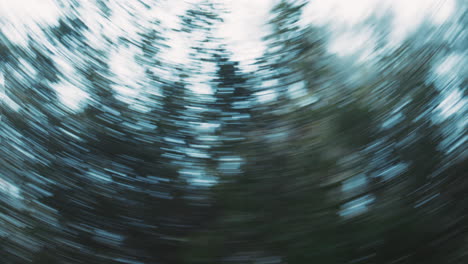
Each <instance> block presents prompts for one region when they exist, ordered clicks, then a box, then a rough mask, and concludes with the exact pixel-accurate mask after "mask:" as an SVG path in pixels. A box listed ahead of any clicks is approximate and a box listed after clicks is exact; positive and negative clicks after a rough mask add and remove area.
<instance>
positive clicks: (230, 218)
mask: <svg viewBox="0 0 468 264" xmlns="http://www.w3.org/2000/svg"><path fill="white" fill-rule="evenodd" d="M104 2H106V1H100V6H101V8H102V9H103V11H102V12H103V14H106V15H107V16H109V15H110V13H109V12H110V9H108V8H107V7H106V4H105V3H104ZM305 5H306V2H303V1H297V2H296V1H286V0H282V1H278V4H277V5H276V6H274V8H273V9H272V11H271V14H272V18H271V20H270V21H269V25H270V26H271V28H272V32H271V34H269V35H268V36H267V37H266V38H265V39H264V41H265V42H266V43H268V44H267V49H266V51H265V54H263V56H261V58H258V60H257V62H256V64H255V66H256V67H257V68H258V71H255V72H248V71H246V70H243V69H242V67H240V64H239V62H238V61H235V60H233V59H232V54H231V53H230V51H229V49H228V48H227V47H226V45H224V44H223V43H222V40H220V39H216V38H215V37H214V36H213V31H214V30H215V29H216V26H217V25H218V24H219V23H222V21H223V19H222V14H221V13H222V12H224V11H222V10H220V9H217V5H215V4H213V3H210V1H201V2H200V3H198V4H196V5H193V6H192V7H191V8H190V9H189V10H188V11H187V12H186V13H185V14H184V15H182V16H180V17H179V18H180V21H181V23H182V29H181V30H179V31H177V33H178V34H189V35H190V34H193V36H195V35H197V34H198V35H201V36H202V37H201V39H197V40H194V41H193V43H192V44H193V47H190V48H191V53H190V59H191V60H190V63H189V64H187V65H175V64H171V63H169V62H167V61H163V60H162V59H161V56H160V53H161V52H163V50H164V48H165V47H167V46H168V45H169V44H170V43H169V42H168V39H167V38H166V37H165V35H164V33H163V30H161V31H159V29H158V28H159V27H158V26H156V27H153V28H151V29H143V30H142V32H140V33H139V35H140V36H141V43H139V44H138V45H136V46H137V48H138V49H139V50H141V52H140V53H138V54H137V55H135V57H134V59H135V61H137V62H138V64H139V65H140V66H141V67H143V69H144V76H143V77H142V79H144V80H141V83H143V86H144V94H145V98H144V100H143V99H140V101H137V102H135V103H134V104H133V105H132V104H131V103H128V102H126V101H125V100H121V99H119V96H118V95H117V94H116V92H115V89H114V88H113V87H114V85H115V82H114V81H113V79H112V76H113V73H112V70H111V68H110V59H109V56H110V55H109V51H108V50H97V49H94V48H92V47H91V46H90V45H88V44H86V40H85V39H84V38H85V37H84V34H83V32H84V31H86V30H87V26H86V25H85V24H84V23H83V22H82V21H80V20H79V19H77V18H69V19H68V21H67V19H66V18H63V19H61V20H60V21H59V23H58V25H56V26H54V27H52V28H50V29H47V30H46V29H44V31H45V32H50V35H49V37H50V38H51V39H52V40H51V41H55V43H56V44H57V45H62V46H63V47H65V49H67V50H69V51H71V52H73V53H77V54H80V56H81V57H82V60H83V62H82V63H81V64H79V63H76V65H75V67H76V71H77V73H78V74H79V75H80V76H82V77H83V78H82V79H83V80H82V82H83V84H84V85H85V86H86V89H87V90H86V92H87V93H88V94H89V100H88V101H87V103H86V104H85V105H83V107H82V109H81V110H80V111H70V109H68V108H67V107H66V106H64V105H63V104H62V103H60V101H59V98H58V96H57V94H56V91H55V89H53V88H52V86H53V85H54V84H56V83H58V82H59V81H60V80H61V79H62V78H67V76H64V73H63V72H62V69H61V68H60V66H58V65H57V64H56V63H55V62H54V60H53V59H52V57H51V56H52V52H49V51H48V50H47V48H44V47H43V46H42V45H43V44H41V43H40V42H39V41H36V40H34V39H32V38H31V39H30V40H29V43H28V46H27V47H20V46H15V45H14V44H13V43H11V42H10V41H9V40H8V39H7V38H6V37H5V36H4V35H3V34H1V33H0V62H1V63H2V66H1V67H2V68H1V70H2V74H3V75H2V76H3V78H4V89H5V91H4V92H5V94H6V95H7V96H8V98H10V99H11V100H12V101H14V102H15V103H16V104H17V105H19V110H15V109H13V108H12V107H11V106H9V105H8V104H7V103H6V101H4V100H2V101H1V102H0V108H1V114H2V123H1V125H0V134H1V136H2V137H1V141H2V145H1V146H0V148H1V151H2V153H4V155H2V157H0V169H1V171H0V173H1V176H2V177H3V178H4V179H1V178H0V195H1V197H0V198H1V199H0V202H1V204H0V210H1V211H0V257H1V259H2V260H1V261H2V263H5V264H13V263H37V264H39V263H41V264H46V263H47V264H53V263H100V264H102V263H271V264H273V263H288V264H293V263H297V264H304V263H323V264H326V263H330V264H332V263H337V264H338V263H340V264H342V263H369V264H371V263H408V264H409V263H411V264H415V263H424V264H429V263H434V264H439V263H465V262H467V261H468V259H467V258H468V256H467V252H468V248H467V245H468V244H467V242H468V240H467V239H468V237H467V236H466V232H467V226H468V222H467V218H466V217H467V215H468V201H467V198H466V193H467V192H468V180H467V179H466V177H465V175H466V172H467V171H468V168H467V163H466V154H467V152H466V143H465V141H464V140H466V132H465V130H466V120H465V116H466V107H465V106H463V107H462V109H461V113H456V114H454V115H452V116H449V117H445V118H443V117H441V114H440V111H441V110H440V105H441V103H442V101H443V100H444V96H445V95H446V94H447V90H446V89H445V90H444V89H441V88H440V87H438V84H437V83H436V82H437V81H438V80H437V79H436V78H434V77H433V75H434V74H433V68H434V67H435V66H436V65H437V64H438V63H440V59H441V58H442V57H443V56H446V55H447V53H448V52H450V47H454V49H455V47H457V48H458V47H459V45H461V44H453V43H452V44H450V43H447V41H445V40H443V39H441V38H438V37H437V35H436V34H435V35H431V34H426V33H427V32H434V31H436V29H434V28H431V26H430V25H426V24H422V25H421V28H420V29H419V30H417V31H415V33H414V34H413V35H412V36H411V37H409V38H408V39H407V40H406V41H405V42H404V43H403V44H402V45H400V46H399V47H397V48H394V49H393V50H390V51H389V52H387V54H384V55H382V56H378V59H376V60H375V61H373V62H372V67H368V66H367V65H359V64H353V63H351V64H348V62H347V61H346V60H344V59H341V58H338V57H336V56H335V55H333V54H330V53H328V51H327V35H326V33H325V32H326V30H325V29H324V28H318V27H314V26H312V25H307V26H304V25H300V24H299V21H300V17H301V15H302V10H303V8H304V6H305ZM154 25H159V22H157V21H155V22H154ZM459 34H465V35H466V33H465V31H463V32H459ZM190 36H192V35H190ZM120 41H121V43H119V44H117V43H110V44H109V45H134V44H132V43H131V42H130V41H128V40H126V39H120ZM459 41H460V40H459ZM460 42H461V41H460ZM59 43H60V44H59ZM207 43H211V44H214V45H208V44H207ZM456 43H458V42H456ZM465 44H466V43H465ZM212 46H214V48H213V47H212ZM202 61H203V62H205V63H211V64H212V66H213V68H214V71H213V72H212V75H211V76H209V77H210V78H209V79H210V80H209V81H208V83H209V85H210V87H211V89H212V91H213V93H212V94H210V95H197V94H196V93H195V92H194V91H193V90H191V89H189V88H190V86H191V85H192V84H193V83H191V82H193V80H192V79H191V78H192V77H193V76H196V75H200V74H206V73H204V72H203V67H202V66H200V62H202ZM25 63H28V64H29V65H30V67H32V68H33V69H32V70H31V69H27V68H26V67H25V66H24V65H25ZM344 68H347V69H345V70H344ZM369 68H372V71H370V70H369ZM164 69H166V70H167V71H169V72H170V73H171V74H170V75H171V76H168V75H166V74H162V73H161V70H164ZM28 71H29V72H28ZM31 72H35V75H34V76H32V75H31ZM355 76H358V77H357V79H358V81H356V82H351V81H349V80H351V79H352V78H356V77H355ZM23 77H24V78H23ZM266 81H268V83H270V84H271V83H273V84H272V85H265V82H266ZM463 84H466V81H464V82H462V84H461V85H460V87H459V89H462V96H463V98H464V99H465V97H466V87H465V86H466V85H465V86H463ZM447 89H448V88H447ZM298 91H299V92H298ZM265 93H271V94H275V95H276V96H275V98H274V99H272V100H263V101H262V100H259V96H258V95H259V94H265ZM465 100H466V99H465ZM137 106H138V107H137ZM141 109H145V110H141ZM194 126H195V128H194ZM198 126H200V127H203V126H206V127H209V128H208V129H207V128H206V127H205V128H203V129H200V128H197V127H198ZM460 127H461V129H460ZM460 131H461V132H460ZM447 142H448V143H447ZM200 175H201V176H200ZM207 182H208V183H207ZM15 186H17V187H15ZM15 188H18V190H19V191H17V192H16V191H15Z"/></svg>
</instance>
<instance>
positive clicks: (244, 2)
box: [0, 0, 468, 206]
mask: <svg viewBox="0 0 468 264" xmlns="http://www.w3.org/2000/svg"><path fill="white" fill-rule="evenodd" d="M197 1H198V0H190V1H188V0H161V1H159V3H158V4H157V6H156V7H155V8H152V9H151V10H148V9H147V8H145V7H144V6H143V5H141V4H140V3H139V1H136V0H128V1H109V2H108V3H109V6H108V7H109V8H110V10H111V11H112V15H111V16H110V17H108V18H106V17H103V16H102V15H101V14H100V11H99V9H98V7H97V5H96V3H95V1H94V0H83V1H80V4H81V6H80V7H75V12H76V14H75V15H78V16H79V17H80V19H82V20H83V22H84V23H85V24H86V25H87V26H88V28H89V30H88V31H87V32H86V33H85V37H86V38H87V41H88V43H90V44H91V46H93V47H94V48H96V49H101V50H104V51H105V52H107V53H108V54H109V57H110V62H111V63H110V66H111V70H112V72H113V73H114V74H115V76H114V77H112V78H113V81H114V83H115V85H114V86H113V88H114V89H115V90H116V91H117V92H118V94H119V95H120V99H122V100H124V101H126V102H127V103H129V104H132V103H134V102H136V100H137V99H138V98H141V96H143V95H144V94H145V90H144V87H145V83H142V82H141V80H142V79H144V78H143V76H144V70H143V68H142V67H140V65H139V64H138V63H137V62H136V61H135V60H134V57H135V55H138V54H139V53H141V50H140V49H138V48H136V47H135V46H131V45H130V46H123V45H120V46H117V45H112V46H111V48H109V45H108V42H107V41H106V38H107V39H110V40H112V41H115V42H116V41H117V39H118V37H119V36H126V37H127V38H128V39H130V40H132V41H135V42H140V41H141V37H140V35H139V34H138V33H141V28H148V27H157V29H158V30H162V31H164V34H165V35H166V36H167V37H168V38H169V41H168V43H167V44H168V46H169V48H167V49H165V50H164V52H162V53H161V54H162V55H161V56H160V57H161V60H162V61H164V62H168V63H173V64H187V63H188V61H189V58H188V49H187V48H188V47H189V46H190V45H191V43H192V41H193V39H194V38H196V37H194V36H187V35H184V34H180V33H178V32H175V31H173V30H172V29H177V28H180V25H179V18H178V16H180V15H182V14H183V13H184V12H185V11H186V10H187V9H188V8H189V7H190V4H191V3H195V2H197ZM216 1H217V2H220V3H222V4H223V5H224V6H225V8H226V10H228V11H229V12H228V13H226V14H224V15H223V18H224V22H223V23H222V24H221V25H220V26H219V27H218V29H217V30H216V31H215V32H214V35H215V36H216V37H219V38H222V39H224V40H225V41H226V43H227V46H228V48H229V50H230V51H231V52H232V59H233V60H237V61H239V62H240V66H241V68H242V69H243V70H245V71H255V69H256V68H255V66H254V65H253V62H254V61H255V59H257V58H259V57H261V56H262V54H263V53H264V51H265V48H266V47H265V43H264V42H263V41H262V37H263V36H265V35H267V34H268V33H269V28H268V26H267V25H266V22H267V21H268V19H269V17H270V14H269V10H270V9H271V8H272V6H273V5H274V3H275V2H277V0H224V1H223V0H216ZM58 3H62V4H64V5H65V7H66V6H67V5H68V6H69V7H68V8H59V5H58ZM70 5H71V4H70V1H65V0H60V1H59V0H14V1H13V0H0V27H1V28H2V31H3V33H4V34H5V36H6V38H8V39H9V40H10V41H12V42H13V43H15V44H17V45H22V46H26V45H27V38H28V34H29V35H31V36H33V37H34V38H35V39H36V40H38V41H39V42H42V43H44V47H46V48H47V49H49V51H50V53H51V57H52V58H53V60H54V62H55V63H57V65H59V66H60V69H61V70H62V71H63V72H64V73H65V76H68V77H67V78H66V79H65V78H62V79H61V81H60V82H59V83H58V84H55V87H54V88H55V89H56V90H57V92H58V95H59V97H60V98H61V100H62V102H63V103H64V104H65V105H66V106H67V107H69V108H70V109H71V110H79V109H80V107H81V105H82V103H83V102H84V101H86V99H87V98H88V94H87V93H86V92H85V90H86V87H85V82H84V81H83V80H82V79H81V77H80V76H79V74H77V67H79V65H80V64H81V63H84V59H83V58H81V57H80V56H79V54H74V53H73V52H72V51H70V50H68V49H67V48H66V47H63V46H60V45H51V44H50V43H49V41H48V40H47V39H46V36H45V34H44V32H41V30H40V28H44V27H47V26H53V25H57V24H58V19H59V18H60V17H63V16H69V15H74V14H72V13H70V10H72V9H71V8H70ZM455 8H456V4H455V0H379V1H376V0H312V1H310V2H309V4H308V5H307V6H306V8H305V10H304V14H303V17H302V20H301V24H302V25H307V24H309V23H312V24H315V25H318V26H325V25H326V26H328V27H330V28H331V29H332V34H331V39H330V43H329V46H328V50H329V51H330V52H331V53H334V54H336V55H338V56H349V55H353V54H359V62H361V63H365V62H366V61H367V60H369V59H372V57H373V56H375V55H376V54H375V53H374V52H373V49H374V47H375V45H376V43H377V39H376V36H375V34H374V32H373V30H372V28H371V27H370V26H362V25H360V24H361V23H363V22H364V21H365V20H366V19H367V18H369V17H370V16H372V15H377V16H381V15H383V14H386V13H387V12H390V13H391V14H393V15H394V19H393V21H392V24H391V25H392V28H391V30H390V34H391V35H390V40H391V43H390V44H391V45H395V46H397V45H398V44H399V43H401V41H402V40H404V39H405V37H406V36H408V35H409V34H410V33H412V32H413V31H414V30H415V29H416V28H417V26H418V25H419V24H420V23H421V22H422V21H423V20H424V19H426V18H429V20H430V21H431V23H433V24H434V25H441V24H443V23H444V22H446V21H447V19H449V18H450V17H451V15H452V14H453V12H454V11H455ZM142 18H143V19H142ZM156 18H157V19H159V20H160V22H161V24H160V26H155V25H152V24H151V23H150V22H151V21H152V20H154V19H156ZM52 53H53V54H52ZM463 60H466V55H463V54H450V55H449V56H448V57H446V58H444V59H443V61H442V62H441V63H440V65H439V66H438V67H437V68H436V69H435V70H434V73H435V74H436V75H437V76H439V77H441V78H446V79H455V80H456V79H457V78H458V77H457V75H456V74H455V75H454V74H453V73H454V72H457V71H461V69H459V67H460V65H461V64H462V63H461V61H463ZM22 63H23V64H24V67H25V68H28V67H29V68H32V67H31V66H30V65H27V64H28V63H27V62H25V61H23V62H22ZM0 67H2V66H0ZM457 67H458V68H457ZM213 71H214V69H213V67H211V66H210V65H204V66H203V67H202V69H201V74H200V75H199V76H197V77H196V78H194V79H193V80H191V83H193V85H192V86H191V87H190V88H191V89H192V90H193V91H194V92H196V93H200V94H210V93H212V92H213V91H212V90H211V88H210V86H209V85H208V84H207V82H208V81H209V80H208V79H209V78H208V77H209V76H212V75H210V73H212V72H213ZM29 74H31V75H34V74H35V73H34V72H33V71H31V72H30V73H29ZM163 74H166V75H168V78H170V76H169V75H170V73H169V72H166V73H163ZM3 85H4V81H3V73H2V69H1V68H0V88H3ZM0 91H2V89H0ZM0 95H1V96H0V100H4V101H5V102H7V103H8V104H9V105H11V106H12V107H18V106H17V105H15V104H14V102H12V101H11V100H9V98H8V97H7V96H6V95H5V94H4V93H1V94H0ZM260 97H261V98H260V100H272V99H274V96H273V95H269V94H261V95H260ZM467 105H468V102H467V100H466V99H464V98H462V94H461V91H460V90H459V89H456V88H455V89H452V90H450V91H449V92H447V95H446V98H445V99H444V100H443V102H442V104H441V105H440V107H439V108H440V110H441V114H442V115H443V116H444V117H448V116H450V115H452V114H454V113H456V112H457V111H459V110H461V109H463V108H466V106H467ZM0 191H1V192H10V193H11V194H12V195H17V192H18V191H17V189H15V188H13V187H12V186H11V184H9V183H8V182H6V181H4V180H1V177H0ZM353 206H358V205H353Z"/></svg>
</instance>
